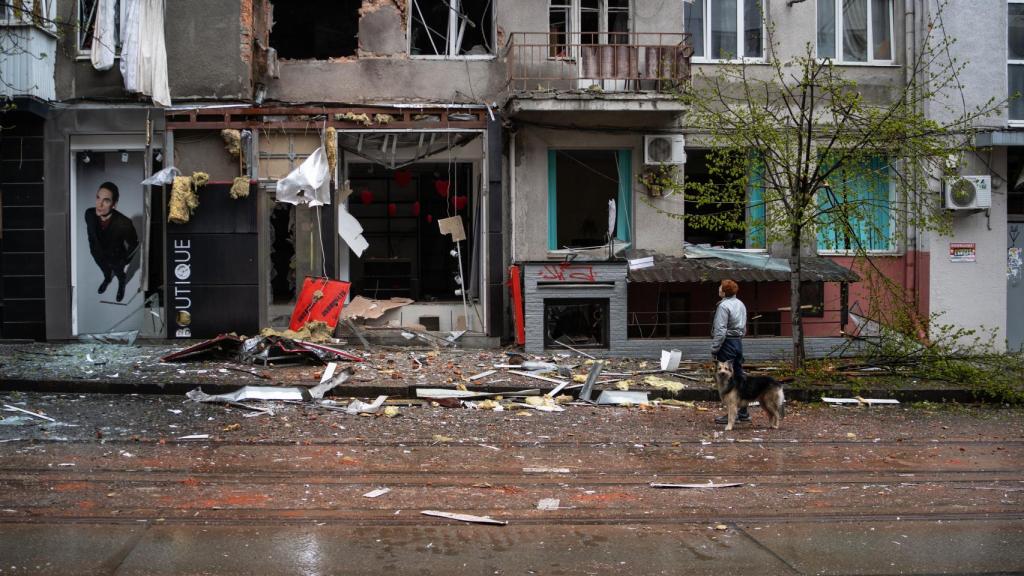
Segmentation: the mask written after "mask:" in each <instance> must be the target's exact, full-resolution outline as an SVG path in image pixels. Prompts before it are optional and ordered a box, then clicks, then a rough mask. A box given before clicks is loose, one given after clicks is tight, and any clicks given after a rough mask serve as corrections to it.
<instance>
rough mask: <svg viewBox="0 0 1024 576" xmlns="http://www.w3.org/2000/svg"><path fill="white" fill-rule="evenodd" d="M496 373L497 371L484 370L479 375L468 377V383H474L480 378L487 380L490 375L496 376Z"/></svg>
mask: <svg viewBox="0 0 1024 576" xmlns="http://www.w3.org/2000/svg"><path fill="white" fill-rule="evenodd" d="M497 373H498V371H497V370H485V371H483V372H481V373H479V374H474V375H472V376H470V377H469V381H470V382H476V381H477V380H479V379H481V378H487V377H488V376H490V375H492V374H497Z"/></svg>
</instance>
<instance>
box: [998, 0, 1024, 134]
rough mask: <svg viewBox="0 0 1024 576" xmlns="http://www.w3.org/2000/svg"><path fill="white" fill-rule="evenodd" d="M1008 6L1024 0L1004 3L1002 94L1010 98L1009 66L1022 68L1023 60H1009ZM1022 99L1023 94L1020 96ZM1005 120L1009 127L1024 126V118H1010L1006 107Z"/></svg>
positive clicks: (1022, 2) (1012, 0) (1023, 3)
mask: <svg viewBox="0 0 1024 576" xmlns="http://www.w3.org/2000/svg"><path fill="white" fill-rule="evenodd" d="M1010 4H1020V5H1024V0H1007V2H1006V89H1005V90H1003V93H1004V94H1006V95H1007V97H1009V96H1010V66H1014V65H1017V66H1022V67H1024V60H1021V59H1016V60H1011V59H1010ZM1021 97H1022V98H1024V94H1022V96H1021ZM1006 119H1007V123H1008V125H1009V126H1024V118H1011V117H1010V109H1009V107H1007V110H1006Z"/></svg>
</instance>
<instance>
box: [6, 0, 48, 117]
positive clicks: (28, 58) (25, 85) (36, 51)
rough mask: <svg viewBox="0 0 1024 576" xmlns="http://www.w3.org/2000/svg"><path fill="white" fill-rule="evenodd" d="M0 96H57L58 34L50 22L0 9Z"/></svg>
mask: <svg viewBox="0 0 1024 576" xmlns="http://www.w3.org/2000/svg"><path fill="white" fill-rule="evenodd" d="M0 38H2V43H3V45H4V46H3V54H2V56H0V96H4V97H12V98H13V97H15V96H35V97H36V98H39V99H42V100H48V101H52V100H54V99H56V91H55V88H54V79H53V70H54V61H55V60H56V56H57V35H56V34H55V33H54V31H52V30H50V29H48V28H47V27H46V26H42V25H38V24H35V23H32V22H23V21H19V20H18V19H16V18H15V17H14V15H13V14H4V13H3V12H0Z"/></svg>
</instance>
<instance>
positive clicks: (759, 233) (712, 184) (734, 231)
mask: <svg viewBox="0 0 1024 576" xmlns="http://www.w3.org/2000/svg"><path fill="white" fill-rule="evenodd" d="M739 160H742V159H739ZM742 165H743V163H742V162H740V161H735V162H734V161H733V160H732V157H731V156H730V157H729V159H723V158H716V157H715V153H714V152H713V151H711V150H699V149H693V150H688V151H687V153H686V179H685V184H684V186H685V192H684V193H685V195H686V196H685V202H684V206H683V213H684V214H685V215H686V235H685V239H686V241H687V242H689V243H691V244H709V245H711V246H714V247H717V248H764V247H765V240H764V236H765V234H764V216H765V207H764V200H763V198H764V194H763V185H762V183H761V180H762V178H761V174H760V170H758V169H757V168H756V167H755V171H754V173H752V174H750V175H749V178H745V177H744V173H743V171H742V170H739V171H733V170H732V169H731V168H729V167H731V166H742ZM727 166H729V167H727ZM744 180H746V182H744ZM701 199H712V200H721V201H720V202H717V201H711V202H704V201H701ZM723 217H725V218H727V219H728V220H729V223H728V226H724V224H725V223H724V222H722V221H721V219H722V218H723Z"/></svg>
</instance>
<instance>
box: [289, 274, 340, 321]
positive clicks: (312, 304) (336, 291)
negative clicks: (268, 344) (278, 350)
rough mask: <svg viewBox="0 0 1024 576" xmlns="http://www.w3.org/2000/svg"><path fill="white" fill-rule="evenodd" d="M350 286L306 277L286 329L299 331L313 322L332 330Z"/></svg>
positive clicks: (329, 280)
mask: <svg viewBox="0 0 1024 576" xmlns="http://www.w3.org/2000/svg"><path fill="white" fill-rule="evenodd" d="M351 286H352V285H351V284H349V283H348V282H342V281H341V280H331V279H330V278H308V277H307V278H306V279H305V280H304V281H303V282H302V291H301V292H299V299H298V301H297V302H296V303H295V309H294V310H292V321H291V322H290V323H289V324H288V328H289V329H291V330H301V329H302V327H303V326H305V325H306V324H308V323H310V322H315V321H320V322H324V323H326V324H327V325H328V326H330V327H331V328H334V327H335V326H337V325H338V315H340V314H341V307H342V306H344V305H345V299H346V298H348V291H349V288H350V287H351Z"/></svg>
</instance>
